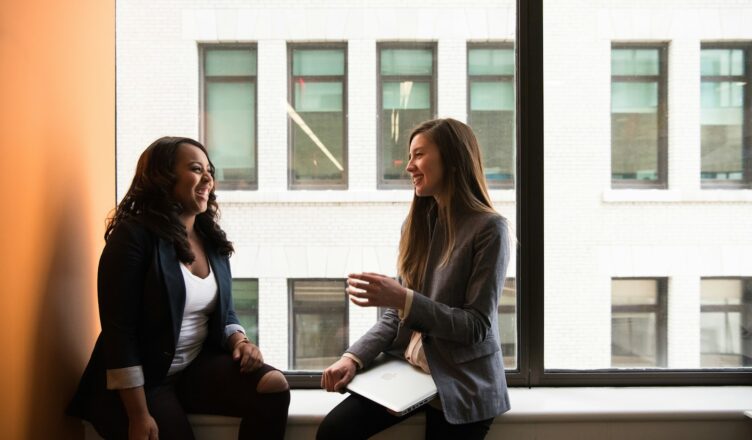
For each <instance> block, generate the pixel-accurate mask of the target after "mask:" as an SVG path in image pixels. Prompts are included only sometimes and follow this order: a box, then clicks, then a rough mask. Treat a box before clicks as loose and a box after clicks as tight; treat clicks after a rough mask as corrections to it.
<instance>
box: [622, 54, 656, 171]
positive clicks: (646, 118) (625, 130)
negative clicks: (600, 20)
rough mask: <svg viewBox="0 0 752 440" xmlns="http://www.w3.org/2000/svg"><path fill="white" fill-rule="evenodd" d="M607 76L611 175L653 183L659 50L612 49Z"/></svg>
mask: <svg viewBox="0 0 752 440" xmlns="http://www.w3.org/2000/svg"><path fill="white" fill-rule="evenodd" d="M611 78H612V80H611V177H612V179H613V180H614V181H618V180H630V181H649V182H651V181H652V182H657V181H658V180H659V167H658V156H659V154H660V148H661V145H660V143H661V140H660V138H661V126H660V122H661V118H662V117H663V116H662V115H661V114H660V111H659V109H660V103H659V99H660V92H659V87H660V49H657V48H656V49H651V48H648V49H619V48H614V49H612V50H611Z"/></svg>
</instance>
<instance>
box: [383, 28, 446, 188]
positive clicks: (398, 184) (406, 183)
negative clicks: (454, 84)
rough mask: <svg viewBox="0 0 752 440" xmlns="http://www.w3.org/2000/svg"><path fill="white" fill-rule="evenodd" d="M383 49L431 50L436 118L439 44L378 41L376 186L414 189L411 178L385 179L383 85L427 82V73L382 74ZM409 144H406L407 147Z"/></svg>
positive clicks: (432, 102)
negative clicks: (402, 82) (397, 81)
mask: <svg viewBox="0 0 752 440" xmlns="http://www.w3.org/2000/svg"><path fill="white" fill-rule="evenodd" d="M383 49H429V50H431V57H432V59H431V61H432V62H431V68H432V70H433V71H432V72H431V78H430V83H431V85H430V90H431V118H435V117H436V115H437V112H438V82H439V81H438V59H437V54H438V44H437V42H435V41H427V42H421V41H409V42H404V41H402V42H395V41H379V42H377V43H376V173H377V177H376V186H377V189H379V190H382V189H412V183H411V182H410V179H409V178H405V179H398V180H392V179H384V166H383V160H382V157H383V154H384V146H383V141H384V139H383V137H382V135H381V131H382V130H381V128H382V127H381V124H383V123H384V121H383V120H382V118H381V112H382V111H383V109H382V106H383V99H384V97H383V85H384V81H385V80H386V81H389V80H397V79H415V80H416V81H419V82H425V78H426V77H425V75H414V76H409V75H382V74H381V51H382V50H383ZM407 148H408V145H405V149H407Z"/></svg>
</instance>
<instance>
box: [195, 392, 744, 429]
mask: <svg viewBox="0 0 752 440" xmlns="http://www.w3.org/2000/svg"><path fill="white" fill-rule="evenodd" d="M346 396H347V394H344V395H343V394H338V393H327V392H324V391H321V390H293V391H292V398H291V402H290V413H289V420H288V424H290V425H310V424H314V425H318V424H319V423H320V422H321V420H322V419H323V418H324V416H325V415H326V414H327V413H328V412H329V411H331V409H332V408H334V407H335V406H336V405H337V404H338V403H339V402H341V401H342V400H343V399H344V398H345V397H346ZM509 398H510V401H511V402H512V409H511V410H510V411H509V412H507V413H505V414H503V415H502V416H500V417H498V418H497V419H496V421H495V423H521V422H587V421H596V422H597V421H616V420H620V421H640V422H642V421H681V420H686V421H698V420H716V421H720V420H743V419H744V418H745V416H746V417H750V418H752V387H744V386H730V387H620V388H605V387H597V388H596V387H594V388H579V387H578V388H567V387H562V388H532V389H528V388H510V389H509ZM190 418H191V422H192V423H193V424H197V423H198V424H202V425H224V424H237V423H238V420H239V419H237V418H234V417H222V416H207V415H191V416H190ZM410 420H412V422H410ZM422 420H423V418H422V416H420V417H412V418H411V419H409V420H408V423H414V424H418V423H422Z"/></svg>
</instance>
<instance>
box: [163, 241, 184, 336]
mask: <svg viewBox="0 0 752 440" xmlns="http://www.w3.org/2000/svg"><path fill="white" fill-rule="evenodd" d="M179 264H180V261H179V260H178V256H177V254H176V253H175V247H174V246H173V245H172V243H170V242H168V241H166V240H164V239H161V238H160V239H159V266H160V268H161V271H162V277H163V279H164V283H165V291H166V292H167V302H168V304H169V308H170V318H171V320H172V336H173V340H174V342H175V344H177V343H178V337H179V336H180V326H181V325H182V323H183V310H184V309H185V281H184V280H183V274H182V272H181V271H180V266H179Z"/></svg>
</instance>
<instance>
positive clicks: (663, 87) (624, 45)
mask: <svg viewBox="0 0 752 440" xmlns="http://www.w3.org/2000/svg"><path fill="white" fill-rule="evenodd" d="M615 49H616V50H618V49H656V50H658V69H659V70H658V75H614V74H613V73H612V74H611V85H612V86H613V84H614V82H616V81H619V82H634V83H644V82H647V83H652V82H656V83H657V84H658V115H657V118H658V139H657V140H658V152H657V154H658V157H657V170H656V171H657V173H658V175H657V180H655V181H651V180H640V179H614V178H613V157H612V159H611V170H610V173H611V174H610V175H611V176H612V177H611V188H614V189H668V148H669V145H668V50H669V45H668V43H666V42H644V43H643V42H612V43H611V52H610V53H612V52H613V50H615ZM610 59H611V57H609V60H610ZM609 112H610V116H611V117H612V118H613V110H611V109H610V108H609ZM612 133H613V132H612ZM610 138H611V145H610V148H611V152H612V154H613V148H614V143H613V142H614V141H613V135H611V136H610Z"/></svg>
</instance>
